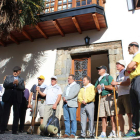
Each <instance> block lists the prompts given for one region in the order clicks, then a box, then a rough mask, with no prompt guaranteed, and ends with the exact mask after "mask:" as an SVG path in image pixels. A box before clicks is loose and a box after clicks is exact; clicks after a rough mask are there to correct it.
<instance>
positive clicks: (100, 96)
mask: <svg viewBox="0 0 140 140" xmlns="http://www.w3.org/2000/svg"><path fill="white" fill-rule="evenodd" d="M100 100H101V94H99V102H98V114H97V124H96V138H97V137H98V123H99V111H100Z"/></svg>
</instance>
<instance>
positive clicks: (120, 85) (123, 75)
mask: <svg viewBox="0 0 140 140" xmlns="http://www.w3.org/2000/svg"><path fill="white" fill-rule="evenodd" d="M125 65H126V63H125V61H124V60H119V61H118V62H117V63H116V68H117V70H118V71H119V75H118V76H117V79H116V82H115V81H112V83H111V84H112V85H113V86H116V89H117V91H118V100H117V106H118V117H119V124H120V133H119V136H121V137H124V136H125V134H124V118H123V115H125V113H127V116H128V124H129V131H130V130H131V127H132V118H131V115H132V114H131V113H132V111H131V102H130V94H129V90H130V78H129V76H128V75H127V72H126V69H125Z"/></svg>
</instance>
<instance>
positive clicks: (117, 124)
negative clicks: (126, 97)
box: [113, 87, 119, 137]
mask: <svg viewBox="0 0 140 140" xmlns="http://www.w3.org/2000/svg"><path fill="white" fill-rule="evenodd" d="M113 91H114V103H115V113H116V125H117V133H118V137H119V124H118V111H117V103H116V92H115V87H114V88H113Z"/></svg>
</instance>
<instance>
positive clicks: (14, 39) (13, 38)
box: [10, 34, 19, 45]
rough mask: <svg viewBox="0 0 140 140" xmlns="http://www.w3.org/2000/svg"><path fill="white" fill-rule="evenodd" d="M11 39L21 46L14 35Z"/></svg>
mask: <svg viewBox="0 0 140 140" xmlns="http://www.w3.org/2000/svg"><path fill="white" fill-rule="evenodd" d="M10 39H11V40H12V41H13V42H15V43H16V44H17V45H19V41H18V40H17V39H16V38H15V37H14V36H13V35H12V34H10Z"/></svg>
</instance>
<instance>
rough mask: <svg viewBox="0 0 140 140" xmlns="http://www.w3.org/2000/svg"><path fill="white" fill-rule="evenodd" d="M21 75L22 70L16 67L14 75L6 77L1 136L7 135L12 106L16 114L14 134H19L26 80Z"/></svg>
mask: <svg viewBox="0 0 140 140" xmlns="http://www.w3.org/2000/svg"><path fill="white" fill-rule="evenodd" d="M20 73H21V68H20V67H19V66H15V67H14V68H13V75H8V76H6V79H5V81H4V84H3V87H4V88H5V91H4V94H3V97H2V100H3V102H4V111H3V116H2V123H1V127H0V128H1V132H0V134H4V133H5V130H6V127H7V123H8V120H9V115H10V110H11V106H12V105H13V112H14V117H13V126H12V134H18V133H17V130H18V121H19V108H20V104H21V103H22V93H23V91H24V90H25V86H24V80H23V78H21V77H20V76H19V75H20Z"/></svg>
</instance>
